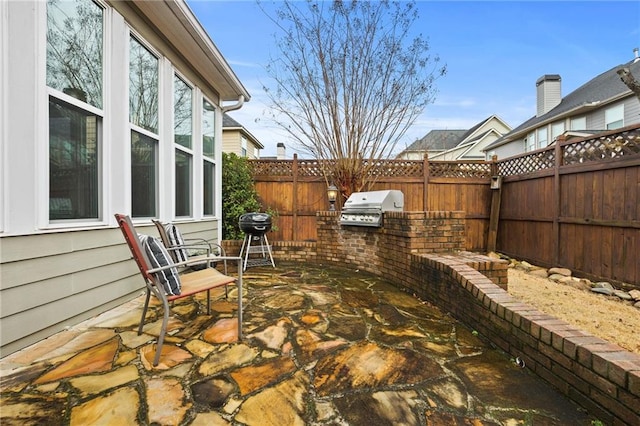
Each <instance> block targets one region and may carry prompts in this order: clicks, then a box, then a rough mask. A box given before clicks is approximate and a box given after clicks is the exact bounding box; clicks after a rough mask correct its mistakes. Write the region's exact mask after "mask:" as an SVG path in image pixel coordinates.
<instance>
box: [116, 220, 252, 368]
mask: <svg viewBox="0 0 640 426" xmlns="http://www.w3.org/2000/svg"><path fill="white" fill-rule="evenodd" d="M115 217H116V220H117V222H118V226H119V227H120V230H121V231H122V234H123V235H124V239H125V241H126V242H127V245H128V246H129V249H130V250H131V254H132V256H133V259H134V260H135V261H136V264H137V265H138V269H140V273H141V274H142V278H143V279H144V282H145V285H146V289H147V294H146V299H145V303H144V308H143V310H142V318H141V319H140V325H139V327H138V335H140V334H142V327H143V325H144V320H145V316H146V314H147V309H148V307H149V300H150V298H151V294H153V295H154V296H155V297H157V298H158V299H160V300H161V301H162V307H163V310H164V317H163V320H162V328H161V330H160V333H159V335H158V341H157V347H156V353H155V358H154V361H153V365H154V366H157V365H158V362H159V361H160V354H161V352H162V344H163V342H164V337H165V335H166V332H167V324H168V322H169V311H170V306H169V302H172V301H174V300H177V299H182V298H184V297H188V296H192V295H194V294H197V293H200V292H203V291H206V292H207V314H211V297H210V296H211V295H210V290H211V289H214V288H218V287H223V286H224V287H225V288H226V286H227V285H229V284H232V283H234V282H235V284H236V286H237V288H238V339H239V340H241V339H242V258H241V257H222V256H211V257H209V258H208V259H205V260H204V262H205V263H209V262H212V261H225V260H229V261H234V260H235V261H237V263H238V276H237V278H234V277H231V276H228V275H226V274H223V273H222V272H220V271H218V270H217V269H214V268H212V267H206V268H205V269H201V270H198V271H194V272H188V273H183V274H178V271H177V268H179V267H186V266H189V265H191V264H192V263H198V262H200V263H202V262H203V260H202V259H196V260H188V261H185V262H173V261H172V259H171V257H170V256H169V255H168V253H167V251H166V250H164V247H162V250H164V253H165V255H164V256H162V253H161V254H160V255H157V254H158V253H156V252H155V251H156V249H159V248H160V246H161V243H160V242H159V241H157V239H155V238H154V237H147V236H140V235H138V233H137V232H136V231H135V228H134V227H133V223H132V222H131V218H130V217H129V216H127V215H123V214H116V215H115ZM141 238H142V239H143V240H144V241H145V243H144V244H145V247H143V243H142V242H141ZM154 240H155V241H154ZM149 242H150V243H152V244H148V243H149ZM149 247H152V250H150V251H152V252H153V253H149V252H148V251H147V250H148V249H149ZM169 278H170V279H171V280H169ZM176 278H177V281H175V280H176ZM172 280H173V281H172ZM176 284H177V289H176V288H175V285H176Z"/></svg>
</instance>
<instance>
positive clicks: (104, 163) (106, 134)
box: [36, 0, 113, 230]
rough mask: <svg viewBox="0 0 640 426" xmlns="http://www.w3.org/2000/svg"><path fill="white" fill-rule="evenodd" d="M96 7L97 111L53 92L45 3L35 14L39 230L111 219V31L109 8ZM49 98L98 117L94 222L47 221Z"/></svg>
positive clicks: (99, 2) (91, 223)
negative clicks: (99, 98)
mask: <svg viewBox="0 0 640 426" xmlns="http://www.w3.org/2000/svg"><path fill="white" fill-rule="evenodd" d="M92 1H93V2H94V3H96V4H97V5H98V6H99V7H101V8H102V11H103V15H102V40H103V52H102V55H103V56H102V109H99V108H96V107H94V106H93V105H90V104H88V103H84V102H82V101H80V100H78V99H76V98H74V97H72V96H69V95H67V94H65V93H63V92H60V91H59V90H56V89H53V88H51V87H49V86H48V85H47V70H46V66H47V59H46V58H47V2H46V1H43V2H38V3H40V5H41V10H40V12H41V13H39V14H38V18H39V20H40V25H39V28H42V29H43V32H42V34H39V38H40V43H39V46H40V47H39V58H40V59H39V60H36V63H37V66H38V81H40V82H41V87H42V88H43V89H42V91H41V92H40V93H41V95H40V96H39V98H41V99H42V100H43V101H42V102H40V106H39V108H38V111H39V114H40V116H41V117H43V118H44V119H43V125H42V126H39V130H38V134H39V137H38V139H39V140H42V141H45V142H44V143H42V144H39V145H40V150H39V152H40V155H39V158H38V159H36V162H37V163H38V164H39V167H38V169H39V170H40V171H41V172H42V175H40V178H39V182H40V184H39V188H40V195H39V197H38V199H39V203H38V205H39V206H41V208H38V217H37V221H38V228H39V229H42V230H54V229H68V228H85V227H95V226H105V225H108V223H109V221H110V218H109V217H107V216H108V215H107V214H106V212H107V211H109V204H108V199H109V193H108V191H109V185H108V183H107V181H108V179H106V178H105V176H104V175H105V173H106V172H105V171H106V170H109V167H110V160H109V157H108V155H107V153H108V151H107V148H106V144H105V141H107V140H110V137H111V123H110V120H109V115H108V114H107V113H106V111H108V108H109V106H110V102H111V97H110V91H109V90H108V79H109V77H108V73H109V70H110V67H111V55H110V52H111V49H109V46H110V44H111V37H112V29H111V13H113V12H112V8H111V7H109V6H108V5H107V4H105V2H104V1H103V0H92ZM50 96H52V97H54V98H56V99H59V100H61V101H63V102H66V103H68V104H71V105H73V106H75V107H77V108H80V109H82V110H85V111H87V112H90V113H92V114H95V115H97V116H99V117H100V118H101V127H102V129H101V132H100V134H99V135H98V146H99V156H100V160H99V164H98V166H97V167H98V188H99V191H100V193H99V194H98V218H97V219H65V220H60V221H54V222H51V221H50V219H49V203H50V199H49V183H50V182H49V179H50V175H49V149H50V143H49V97H50Z"/></svg>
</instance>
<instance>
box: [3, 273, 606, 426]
mask: <svg viewBox="0 0 640 426" xmlns="http://www.w3.org/2000/svg"><path fill="white" fill-rule="evenodd" d="M245 288H246V292H245V294H244V295H243V298H244V305H245V312H244V317H245V321H244V324H243V333H244V339H243V340H242V341H241V342H238V341H237V329H236V325H237V323H236V318H237V313H236V311H235V307H236V306H237V305H236V304H235V301H234V298H236V297H237V291H235V290H233V289H230V292H229V293H230V299H229V300H225V299H224V292H223V291H221V292H216V294H215V298H216V300H215V301H213V303H212V314H211V315H210V316H209V315H206V300H205V299H203V298H202V297H201V296H198V297H197V298H186V299H184V300H180V301H177V302H176V303H175V305H174V307H173V309H172V315H171V321H170V325H169V333H168V335H167V338H166V342H165V345H164V346H163V350H162V356H161V358H160V363H159V365H158V366H157V367H153V365H152V360H153V356H154V353H155V337H156V336H157V333H158V331H159V319H160V318H161V311H160V308H159V305H158V304H157V303H153V304H152V305H151V307H150V312H149V314H148V317H147V322H146V324H145V327H144V333H143V335H141V336H138V335H137V321H138V318H139V315H140V313H141V306H142V303H143V301H144V299H143V297H138V298H136V299H135V300H133V301H131V302H127V303H125V304H123V305H122V306H119V307H117V308H115V309H112V310H110V311H109V312H106V313H104V314H102V315H100V316H98V317H95V318H92V319H91V320H89V321H86V322H84V323H82V324H80V325H78V326H76V327H73V328H72V329H70V330H67V331H64V332H62V333H59V334H58V335H56V336H52V337H51V338H49V339H46V340H44V341H42V342H40V343H38V344H36V345H33V346H32V347H29V348H26V349H24V350H22V351H20V352H18V353H16V354H12V355H10V356H8V357H5V358H3V359H2V360H0V372H1V379H2V380H1V381H0V390H1V391H2V394H1V400H0V404H1V406H0V424H61V425H90V424H91V425H97V424H127V425H136V424H138V425H148V424H157V425H170V424H180V425H205V424H206V425H239V424H244V425H260V426H268V425H278V426H282V425H314V426H315V425H366V426H371V425H376V426H378V425H449V424H469V425H512V424H513V425H515V424H545V425H565V424H572V425H590V424H591V420H593V419H594V418H593V417H590V416H589V415H588V414H587V413H585V412H584V411H583V410H581V409H579V408H578V407H577V406H576V405H574V404H573V403H571V402H570V401H568V400H567V399H566V398H565V397H563V396H562V395H561V394H560V393H558V392H556V391H555V390H553V389H552V388H550V387H548V386H547V385H545V384H544V383H543V382H542V381H541V380H540V379H538V378H537V377H535V376H534V375H532V374H529V373H528V371H527V370H526V369H525V370H523V369H520V368H518V367H517V366H516V365H515V364H514V363H513V361H512V360H510V359H509V358H508V357H507V356H506V355H505V354H504V353H501V352H498V351H496V350H494V349H492V347H491V345H489V344H488V343H487V342H485V341H484V340H483V339H482V338H481V337H479V336H477V335H476V333H473V332H472V330H469V329H468V328H466V327H464V326H463V325H462V324H460V323H458V322H456V321H454V320H452V319H451V317H449V316H448V315H446V314H444V313H442V312H440V311H439V310H438V309H435V308H434V307H433V306H431V305H429V304H428V303H425V302H423V301H421V300H418V299H416V298H414V297H412V296H411V295H409V294H407V293H404V292H402V291H399V290H398V289H395V288H394V287H393V286H391V285H390V284H388V283H387V282H385V280H384V279H382V278H380V277H375V276H372V275H369V274H365V273H362V272H357V271H352V270H345V269H339V268H336V267H329V268H328V267H322V266H316V265H302V264H300V265H293V264H289V265H287V264H282V265H278V268H276V269H273V268H270V267H260V268H251V269H249V270H248V271H246V272H245Z"/></svg>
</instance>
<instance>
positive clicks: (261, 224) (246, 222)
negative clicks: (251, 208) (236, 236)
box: [238, 212, 271, 237]
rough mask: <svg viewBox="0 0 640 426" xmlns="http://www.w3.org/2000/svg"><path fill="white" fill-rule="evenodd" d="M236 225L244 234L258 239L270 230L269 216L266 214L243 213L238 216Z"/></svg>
mask: <svg viewBox="0 0 640 426" xmlns="http://www.w3.org/2000/svg"><path fill="white" fill-rule="evenodd" d="M238 225H239V226H240V230H241V231H242V232H244V233H245V234H251V235H253V236H254V237H258V236H261V235H264V234H266V233H267V232H269V231H270V230H271V216H270V215H268V214H267V213H257V212H253V213H245V214H243V215H242V216H240V219H239V220H238Z"/></svg>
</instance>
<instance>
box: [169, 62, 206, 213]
mask: <svg viewBox="0 0 640 426" xmlns="http://www.w3.org/2000/svg"><path fill="white" fill-rule="evenodd" d="M172 71H173V78H172V79H171V100H172V102H171V141H172V154H171V156H172V163H173V168H172V170H173V171H172V173H171V175H172V176H173V179H172V182H173V185H172V187H173V190H172V191H171V193H172V199H171V204H172V211H173V215H172V216H173V218H174V219H176V220H181V219H192V218H194V217H195V216H196V212H195V205H196V204H197V203H196V202H195V198H196V196H195V190H196V188H197V186H198V185H196V184H195V176H196V175H197V174H198V173H196V152H197V151H196V150H195V147H196V145H197V146H200V145H198V144H197V143H196V139H198V138H197V137H196V133H195V127H196V126H195V122H196V121H197V120H196V107H195V106H196V86H195V84H193V83H192V82H191V81H189V79H187V78H186V77H185V76H184V75H183V74H182V73H180V72H179V71H178V70H177V69H175V68H174V69H173V70H172ZM176 77H177V78H179V79H180V80H182V82H183V83H184V84H185V85H187V86H188V87H189V88H190V89H191V148H187V147H185V146H183V145H180V144H179V143H177V142H176V141H175V78H176ZM200 138H201V137H200ZM176 150H179V151H181V152H183V153H185V154H187V155H189V156H191V179H190V182H189V190H190V191H191V197H190V203H191V205H190V210H191V213H190V214H189V216H178V215H177V213H176V204H175V199H176V189H177V188H176V181H177V176H176V174H175V167H176Z"/></svg>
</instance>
